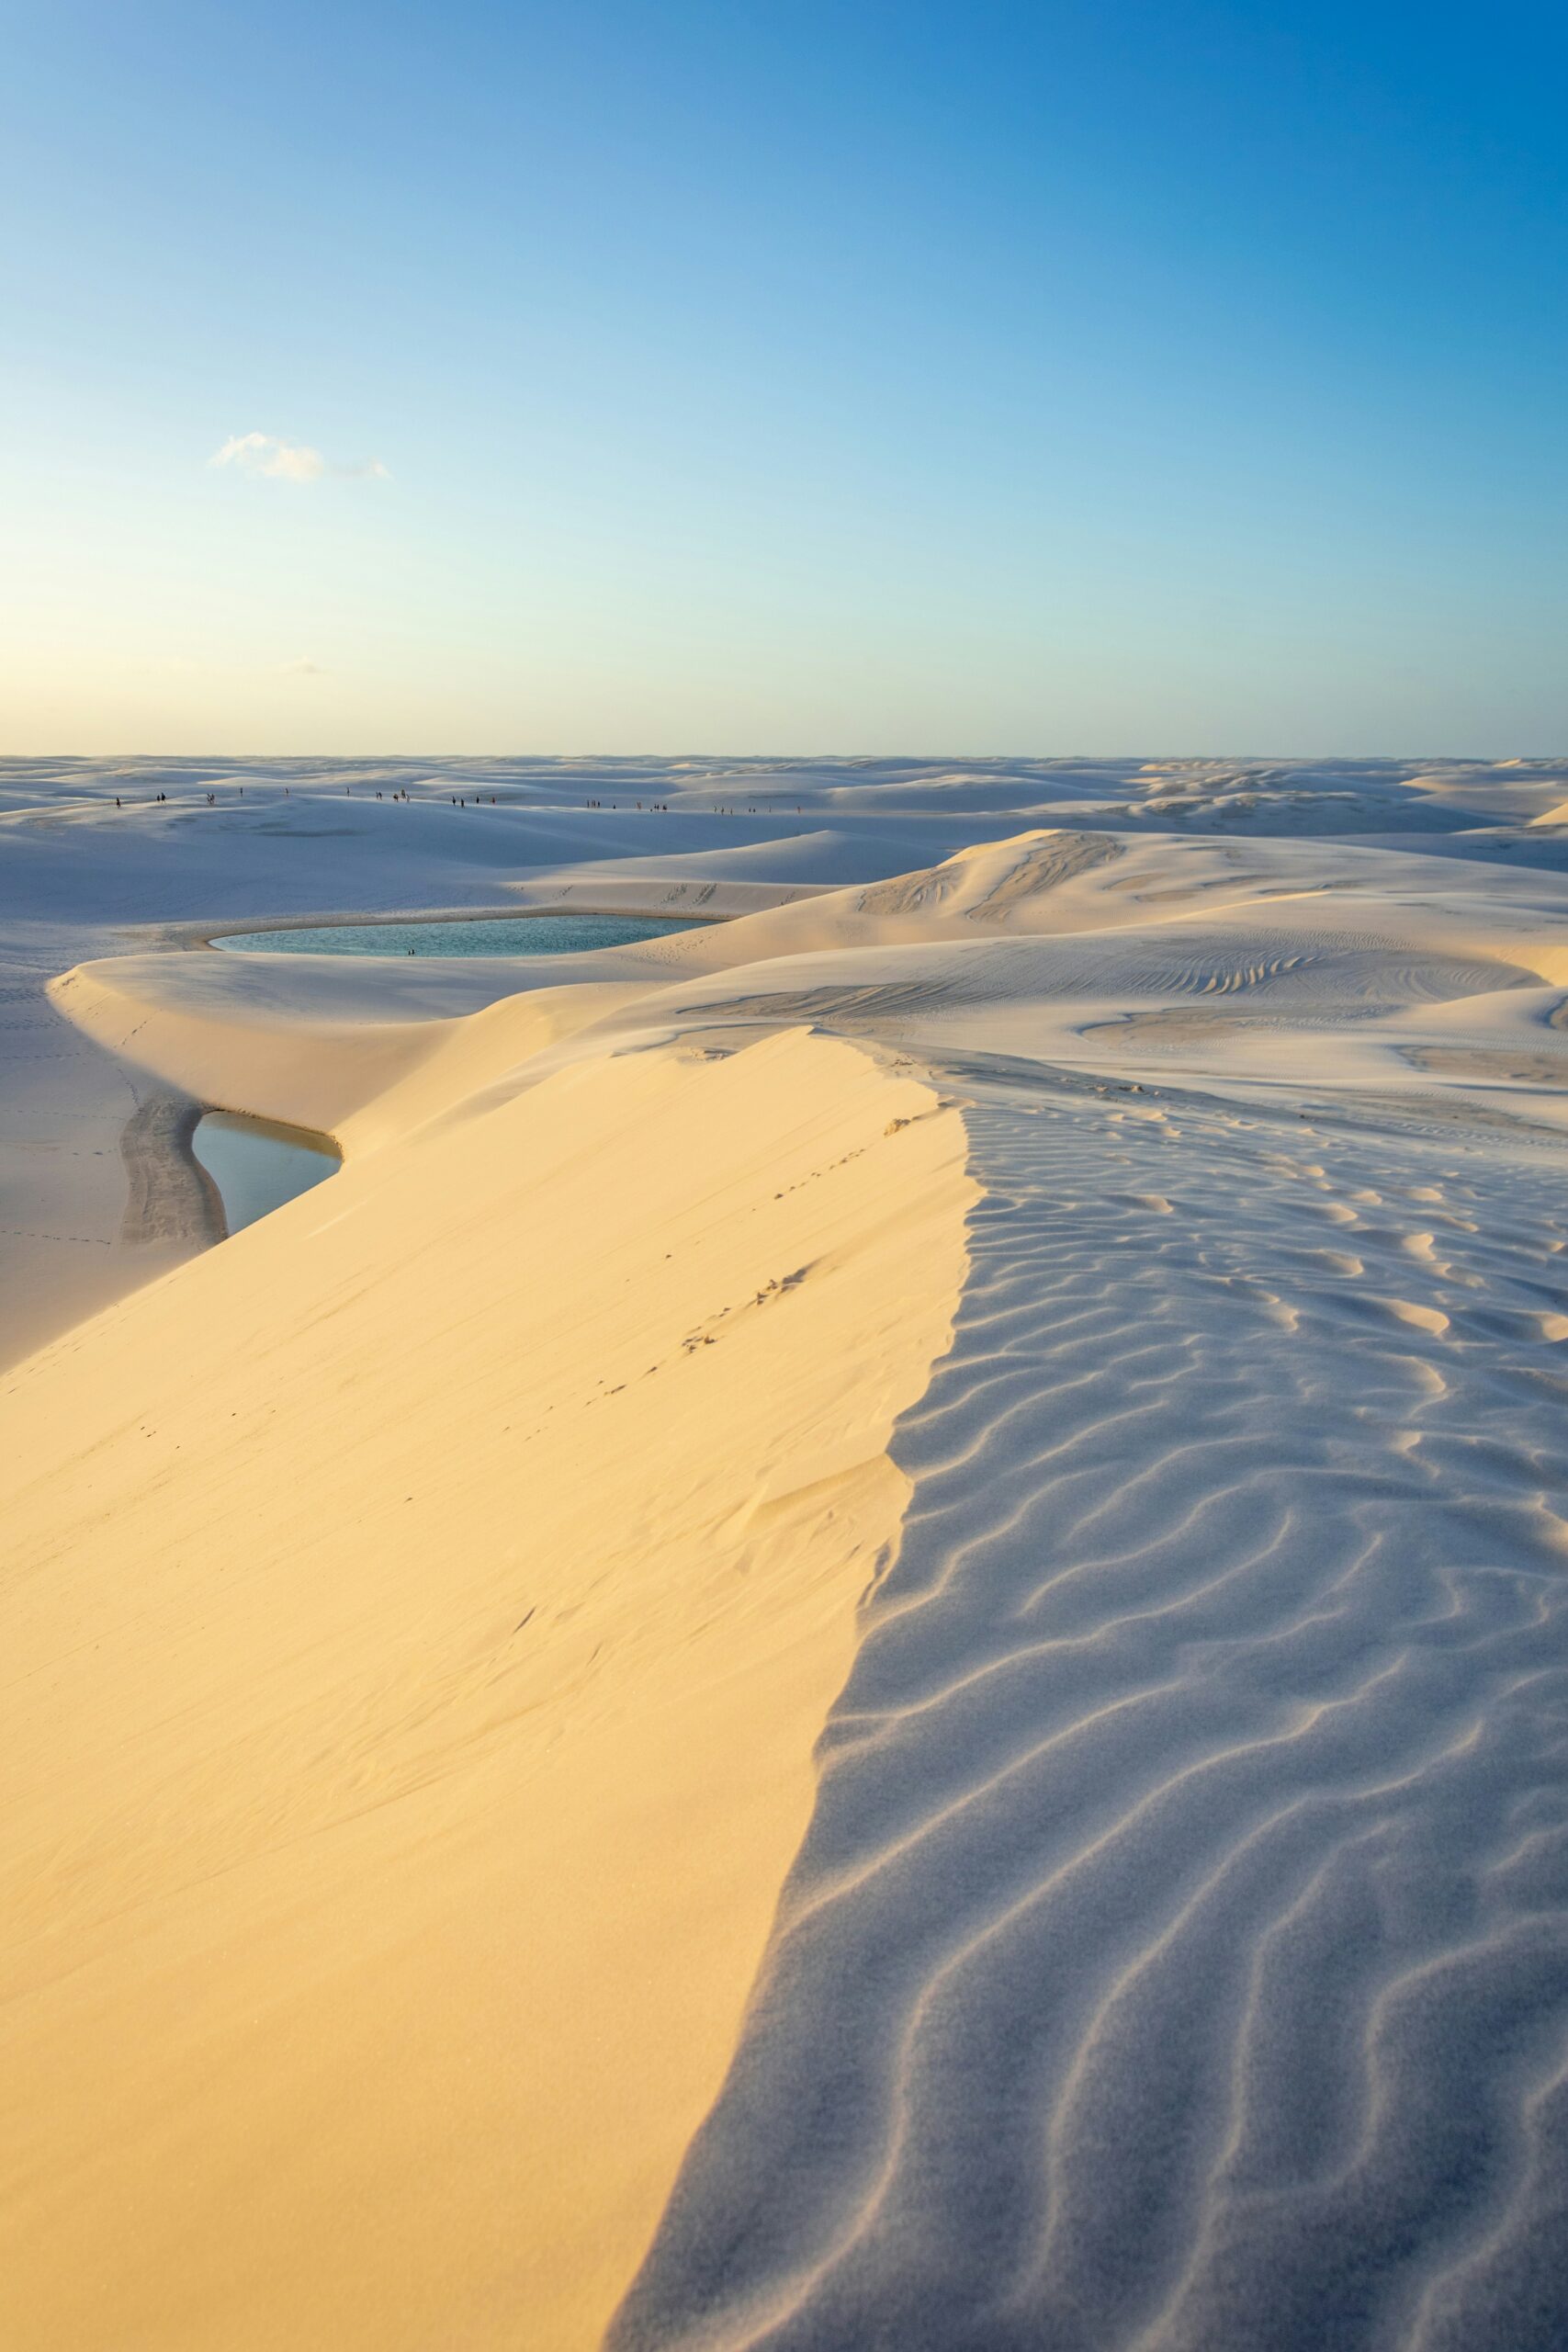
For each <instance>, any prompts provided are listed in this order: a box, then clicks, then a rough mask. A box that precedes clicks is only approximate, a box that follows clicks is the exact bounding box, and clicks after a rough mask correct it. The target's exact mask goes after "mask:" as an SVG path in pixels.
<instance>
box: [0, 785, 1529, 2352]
mask: <svg viewBox="0 0 1568 2352" xmlns="http://www.w3.org/2000/svg"><path fill="white" fill-rule="evenodd" d="M157 774H158V776H159V777H160V779H162V780H161V781H160V782H158V783H157V784H153V783H152V773H151V772H150V771H149V772H143V771H142V770H141V769H139V768H137V767H136V766H134V765H133V764H127V765H124V766H121V767H118V768H115V769H110V768H107V767H105V766H102V765H100V766H98V767H94V768H87V767H76V766H73V765H71V764H70V763H56V764H55V765H54V766H53V767H52V768H48V769H45V768H42V767H39V765H38V764H37V763H33V764H32V765H31V766H29V767H28V769H26V770H23V769H21V768H19V767H17V766H13V768H12V769H11V770H10V772H9V775H8V778H6V777H4V776H0V783H4V784H5V786H6V788H5V790H4V791H0V803H3V802H6V800H8V801H9V802H10V804H12V806H13V809H14V813H13V814H12V815H10V816H9V817H6V818H0V858H4V859H5V860H6V861H7V864H8V866H9V869H10V871H11V873H12V876H13V882H14V888H13V890H12V894H11V899H10V903H12V904H13V905H14V907H15V908H16V909H17V911H16V912H15V913H14V914H13V915H12V916H11V917H10V918H9V919H8V922H7V926H6V928H5V930H4V932H3V933H0V946H3V947H4V948H5V949H6V953H7V954H9V955H10V956H12V958H13V965H12V968H13V972H14V973H15V974H16V975H17V977H16V978H14V980H13V982H12V986H13V987H14V988H15V989H16V990H17V994H16V996H15V998H14V999H13V1001H14V1003H15V1004H16V1006H17V1008H18V1010H17V1024H18V1025H17V1026H16V1027H15V1028H13V1029H11V1030H9V1031H7V1033H6V1036H5V1038H4V1039H3V1040H0V1048H3V1053H0V1058H4V1054H8V1055H9V1056H10V1061H9V1065H8V1068H7V1070H6V1076H7V1080H8V1094H7V1100H8V1103H9V1105H10V1107H11V1110H12V1113H13V1116H14V1120H15V1125H14V1126H13V1128H12V1130H11V1139H10V1146H9V1150H10V1157H9V1158H8V1159H6V1161H5V1163H4V1167H5V1172H6V1200H7V1203H8V1204H9V1205H10V1208H11V1216H10V1217H8V1218H7V1221H6V1222H7V1227H8V1230H7V1231H6V1233H4V1234H0V1243H3V1244H4V1245H5V1249H6V1251H7V1252H8V1257H7V1259H6V1264H7V1265H14V1266H15V1267H16V1269H17V1272H18V1276H19V1280H18V1282H17V1283H16V1284H15V1285H13V1286H11V1287H10V1288H9V1289H8V1291H7V1293H6V1323H5V1325H4V1333H3V1336H4V1339H5V1342H6V1353H7V1355H8V1356H9V1358H10V1360H11V1363H12V1368H11V1370H10V1371H9V1372H8V1373H6V1374H4V1375H3V1376H0V1387H3V1390H4V1393H3V1394H0V1464H4V1469H3V1470H0V1476H3V1478H4V1481H5V1498H4V1509H5V1524H6V1531H7V1567H6V1578H5V1582H4V1586H3V1588H0V1613H3V1615H4V1642H5V1655H6V1659H7V1679H8V1681H9V1682H10V1685H11V1688H10V1691H8V1694H7V1710H6V1730H5V1732H4V1735H3V1740H4V1755H5V1766H6V1770H5V1785H6V1791H7V1795H6V1803H5V1805H4V1807H3V1808H0V1874H3V1880H4V1884H5V1888H6V1900H5V1903H4V1905H0V1920H3V1922H4V1928H3V1941H0V1968H3V1971H4V1984H5V1989H6V2006H5V2008H4V2011H3V2012H0V2014H3V2016H4V2018H5V2020H6V2022H5V2024H4V2026H3V2027H0V2033H3V2035H4V2038H5V2041H6V2058H5V2064H4V2068H3V2070H0V2079H3V2081H4V2085H5V2089H4V2092H3V2094H0V2098H3V2104H0V2181H3V2182H4V2188H3V2189H0V2237H3V2239H4V2255H3V2258H0V2278H4V2281H5V2284H4V2286H3V2287H0V2314H3V2318H0V2334H3V2335H4V2338H5V2341H6V2344H7V2346H10V2345H12V2344H15V2345H16V2346H18V2347H25V2352H34V2347H38V2352H42V2347H44V2346H49V2347H51V2352H52V2347H55V2346H62V2347H67V2348H68V2352H75V2347H81V2348H82V2352H87V2347H95V2352H96V2347H102V2346H110V2345H112V2346H117V2347H118V2346H146V2347H149V2352H151V2348H152V2347H157V2348H158V2352H163V2348H164V2347H166V2346H167V2347H177V2348H180V2352H183V2347H190V2352H197V2347H201V2348H202V2352H206V2347H210V2346H213V2345H215V2344H221V2345H223V2346H225V2347H227V2346H237V2347H245V2352H249V2347H251V2346H257V2347H259V2346H273V2345H276V2344H280V2343H287V2344H289V2345H290V2346H304V2347H310V2352H314V2347H318V2346H319V2347H321V2352H331V2347H335V2346H367V2347H368V2346H378V2347H380V2346H390V2347H397V2346H409V2347H411V2348H412V2347H413V2346H429V2345H431V2344H434V2343H452V2344H461V2345H463V2346H489V2345H495V2346H502V2345H513V2344H517V2343H520V2342H521V2343H526V2344H529V2345H530V2346H533V2345H538V2346H592V2345H595V2344H598V2343H601V2342H604V2343H607V2344H608V2345H609V2346H613V2347H615V2352H631V2347H636V2348H637V2352H642V2348H643V2347H654V2346H659V2347H665V2346H682V2347H691V2352H697V2347H699V2346H701V2347H705V2352H706V2347H725V2348H726V2352H728V2347H740V2346H763V2345H766V2346H770V2347H783V2346H789V2347H792V2352H793V2347H807V2346H809V2347H814V2352H816V2348H818V2347H819V2348H820V2352H828V2348H829V2347H834V2348H835V2352H837V2348H838V2347H849V2346H863V2345H868V2344H874V2343H888V2344H895V2343H896V2344H897V2345H898V2346H901V2347H903V2346H918V2347H919V2346H929V2347H931V2352H946V2347H951V2346H976V2347H978V2346H985V2347H987V2352H988V2347H991V2346H1033V2345H1039V2344H1053V2345H1064V2346H1083V2347H1094V2352H1099V2347H1100V2346H1156V2345H1157V2346H1160V2347H1161V2352H1165V2347H1172V2352H1178V2348H1181V2352H1184V2348H1185V2347H1192V2352H1199V2347H1202V2352H1212V2348H1213V2347H1221V2348H1222V2352H1230V2348H1231V2347H1235V2352H1242V2347H1247V2352H1251V2347H1255V2346H1269V2347H1274V2346H1290V2347H1296V2346H1300V2347H1302V2352H1308V2347H1314V2352H1315V2347H1317V2346H1321V2345H1323V2344H1325V2343H1327V2342H1334V2343H1336V2344H1340V2345H1346V2346H1368V2347H1369V2352H1370V2347H1372V2346H1378V2347H1384V2346H1411V2347H1422V2348H1423V2352H1438V2347H1449V2346H1453V2347H1459V2346H1465V2347H1472V2346H1509V2347H1516V2346H1517V2347H1531V2346H1541V2347H1546V2346H1557V2345H1559V2344H1560V2343H1561V2342H1562V2340H1563V2336H1564V2333H1565V2332H1568V2274H1565V2272H1564V2268H1563V2266H1562V2261H1561V2253H1560V2249H1561V2243H1562V2226H1563V2222H1564V2220H1565V2219H1568V2072H1565V2071H1564V2069H1565V2064H1568V1868H1565V1858H1568V1768H1565V1765H1564V1759H1563V1751H1562V1702H1563V1695H1564V1692H1565V1691H1568V1606H1565V1595H1568V1581H1565V1577H1568V1557H1565V1555H1568V1514H1565V1512H1564V1506H1563V1501H1562V1472H1561V1453H1562V1447H1561V1419H1562V1401H1563V1397H1564V1396H1565V1395H1568V1368H1565V1366H1564V1363H1563V1349H1564V1343H1565V1342H1568V1282H1565V1280H1564V1274H1563V1265H1564V1259H1565V1257H1568V1187H1565V1185H1564V1182H1563V1161H1562V1152H1563V1134H1562V1130H1563V1125H1564V1123H1565V1119H1568V1085H1565V1083H1564V1079H1565V1076H1568V877H1564V876H1563V874H1562V863H1563V857H1564V854H1568V843H1565V842H1563V840H1562V821H1561V815H1560V811H1561V809H1562V807H1563V806H1564V805H1568V804H1565V802H1564V793H1565V789H1568V767H1565V766H1564V765H1563V764H1562V763H1557V764H1556V765H1555V766H1553V765H1552V764H1551V763H1545V762H1542V763H1506V764H1504V765H1503V766H1500V767H1496V768H1486V767H1481V766H1475V765H1468V766H1467V765H1463V764H1461V763H1448V764H1444V765H1438V766H1434V765H1432V764H1431V763H1426V764H1419V763H1409V764H1407V765H1404V766H1401V765H1399V764H1398V763H1386V762H1374V763H1333V764H1327V763H1323V764H1319V765H1316V766H1314V767H1300V766H1294V765H1292V764H1290V763H1219V762H1212V763H1155V762H1131V761H1130V762H1125V763H1104V762H1101V763H1082V762H1078V763H1075V762H1038V763H975V764H968V765H964V764H960V763H923V764H921V763H882V764H880V765H879V764H877V763H839V764H835V763H808V764H803V765H799V766H786V765H784V763H751V764H750V765H741V766H732V767H730V768H728V769H723V770H719V769H716V768H714V767H712V766H704V765H703V764H702V763H688V764H682V763H662V764H660V763H640V764H637V763H625V764H624V765H623V766H622V767H620V768H619V769H615V768H614V767H611V766H602V767H601V768H600V769H598V770H597V771H592V770H586V771H585V769H584V767H583V766H582V764H581V763H491V764H490V765H488V766H486V765H484V764H482V763H480V764H479V765H478V766H476V765H475V763H468V764H467V765H466V766H465V767H464V768H463V769H461V770H446V771H444V770H441V769H434V770H432V769H430V768H428V767H423V768H420V767H416V766H414V765H413V764H412V763H410V764H408V765H407V766H404V767H396V766H393V765H392V764H391V763H379V764H378V765H377V766H375V767H372V766H370V765H368V764H367V765H364V766H358V767H355V768H352V769H345V768H344V767H342V766H341V765H340V766H339V767H337V768H335V769H333V770H332V771H327V770H325V769H321V768H310V766H309V765H308V763H293V764H292V765H291V766H290V767H289V768H288V771H287V773H285V772H284V771H283V770H281V769H278V770H268V769H267V768H266V767H265V765H264V764H262V763H255V764H253V765H249V766H247V767H245V768H244V769H243V771H242V770H239V769H235V770H233V771H232V772H227V773H226V775H225V776H224V778H223V779H221V780H220V781H214V780H213V778H212V776H211V775H210V773H203V774H202V775H197V774H196V773H195V772H194V770H193V771H192V772H190V773H186V771H185V770H184V769H182V768H181V766H180V765H179V764H178V763H175V764H174V765H171V766H169V767H167V768H164V769H160V770H158V771H157ZM585 775H587V778H588V780H587V781H585V780H584V778H585ZM458 779H460V781H459V780H458ZM242 781H243V783H244V785H245V786H246V791H245V797H244V801H243V805H242V804H241V802H240V799H239V784H240V782H242ZM345 783H346V784H347V785H348V786H350V787H351V789H350V790H348V791H347V792H345V791H344V785H345ZM286 785H287V786H288V797H287V799H285V798H284V797H282V796H283V794H284V790H285V786H286ZM404 786H406V788H407V789H408V790H409V791H410V792H411V794H412V795H413V796H414V797H413V798H412V800H411V801H410V802H409V803H407V804H404V803H402V802H400V801H398V802H394V801H392V800H391V799H390V798H389V797H384V798H383V799H382V800H380V801H377V800H376V799H375V797H374V794H375V792H376V791H377V790H381V791H382V792H383V793H384V794H388V795H389V794H390V792H391V791H392V790H393V789H400V788H402V787H404ZM464 786H466V787H467V789H468V791H470V792H473V793H475V794H478V793H479V792H481V791H482V792H489V791H491V790H494V791H496V792H497V794H498V796H502V795H503V796H506V797H505V799H504V802H503V801H502V799H501V798H499V797H498V802H497V806H496V807H495V808H494V809H491V808H489V807H488V806H485V807H474V808H469V809H466V810H462V811H459V810H456V809H452V807H451V804H450V794H451V792H452V791H454V790H458V789H462V788H464ZM209 788H210V789H216V790H218V791H219V792H220V806H219V807H217V808H216V809H211V810H209V809H207V808H206V803H205V794H206V791H207V790H208V789H209ZM149 789H166V790H168V791H170V792H171V794H172V795H173V796H175V797H173V798H172V799H171V800H170V801H169V802H166V803H152V804H151V806H149V805H148V801H147V792H148V790H149ZM116 792H118V793H120V795H121V797H122V798H124V799H126V800H127V801H128V802H130V800H132V799H136V800H137V803H138V805H136V806H135V807H130V806H128V807H127V808H125V809H122V810H121V811H118V812H117V811H116V810H115V809H114V808H113V796H114V794H115V793H116ZM591 795H592V797H600V798H604V799H605V800H612V799H613V800H615V801H616V802H617V803H618V804H619V805H618V806H617V807H615V808H614V809H604V810H602V811H592V812H591V811H586V810H583V809H581V807H576V806H573V805H572V804H573V802H574V801H576V800H579V799H581V798H582V797H589V796H591ZM639 796H640V797H643V798H645V799H652V798H658V799H660V800H661V801H667V802H669V803H670V813H668V814H666V813H664V812H663V810H662V809H661V810H660V811H659V812H658V813H655V812H653V811H651V810H642V811H638V810H637V809H632V808H628V807H627V806H626V802H627V800H628V799H631V800H635V798H636V797H639ZM106 797H107V808H106ZM731 808H733V809H737V811H738V813H737V814H735V815H734V816H730V815H727V814H720V813H716V812H717V811H718V810H719V809H731ZM797 810H798V812H799V813H798V814H797V813H796V812H797ZM508 899H511V900H513V902H515V903H520V904H538V905H547V904H560V905H577V906H582V905H590V904H597V905H604V906H606V907H611V908H630V907H636V908H637V909H639V910H646V911H649V912H660V911H664V910H671V911H679V910H680V909H681V908H682V907H684V908H685V909H686V910H689V911H702V912H704V913H707V914H714V913H717V914H724V915H727V916H728V918H729V920H727V921H725V922H720V923H716V924H713V925H711V926H707V927H704V928H701V929H696V930H692V931H689V932H684V933H681V934H679V935H671V936H667V937H664V938H661V939H658V940H654V941H649V942H644V943H638V944H636V945H634V946H630V947H626V948H622V949H615V950H612V951H608V952H606V953H600V954H594V955H591V956H571V957H541V958H537V959H526V960H518V961H513V960H511V959H508V958H504V957H487V958H484V959H474V960H472V961H471V962H468V963H460V962H455V963H453V964H452V965H451V966H449V967H446V968H444V969H438V968H436V967H434V966H432V965H430V964H427V963H425V962H423V960H421V961H419V962H415V961H410V962H408V963H403V962H401V961H400V960H397V959H388V960H381V961H378V962H377V963H375V964H373V965H366V966H364V967H361V966H358V965H355V964H354V963H353V962H350V961H345V959H342V958H333V957H328V956H286V955H266V956H233V955H225V954H221V953H219V952H217V951H214V950H211V949H209V948H207V947H205V946H203V945H201V944H199V943H200V941H201V939H202V938H203V936H204V935H206V933H209V932H210V931H211V930H212V929H214V928H217V927H220V926H221V925H224V924H228V923H233V922H243V921H244V922H254V923H255V924H256V926H257V927H261V926H262V925H263V924H265V922H268V921H269V920H279V919H288V917H290V916H304V915H306V914H312V913H313V914H317V915H325V914H327V913H329V912H338V913H344V914H349V913H353V912H355V911H356V910H357V911H364V912H385V911H391V910H406V911H410V912H413V911H420V910H429V909H444V910H459V909H461V908H463V907H465V906H469V907H475V908H478V907H481V906H483V907H490V908H493V907H496V906H498V905H502V904H504V903H506V902H507V901H508ZM203 1103H219V1104H221V1105H223V1106H225V1107H229V1108H233V1109H237V1110H245V1111H251V1112H254V1113H258V1114H264V1115H265V1116H268V1117H272V1118H276V1119H280V1120H285V1121H288V1122H291V1123H293V1124H297V1125H307V1126H315V1127H320V1128H322V1129H325V1130H326V1131H328V1132H330V1133H331V1134H333V1136H335V1137H336V1138H337V1139H338V1141H339V1142H340V1144H341V1145H342V1148H343V1150H344V1169H343V1171H342V1172H341V1173H340V1174H337V1175H334V1176H333V1177H332V1178H331V1179H330V1180H329V1181H328V1182H326V1183H325V1184H324V1185H322V1186H321V1187H320V1188H319V1189H318V1190H316V1191H315V1192H313V1193H309V1194H307V1195H305V1196H304V1197H302V1198H300V1199H299V1200H297V1201H294V1202H292V1203H290V1204H288V1206H286V1207H285V1208H283V1209H281V1210H279V1211H277V1212H276V1214H275V1215H273V1216H270V1217H267V1218H265V1219H264V1220H262V1221H261V1223H259V1224H257V1225H255V1226H254V1227H250V1228H249V1229H247V1230H246V1231H245V1232H243V1233H242V1234H240V1235H239V1236H237V1237H236V1238H233V1239H231V1240H227V1241H223V1242H221V1243H220V1244H218V1246H216V1247H214V1246H211V1236H210V1232H209V1231H203V1230H202V1229H200V1219H199V1216H197V1212H196V1210H195V1209H194V1208H192V1207H190V1205H189V1203H188V1200H187V1197H186V1193H185V1192H183V1191H182V1171H184V1170H185V1162H184V1160H183V1159H182V1157H181V1139H182V1136H183V1134H184V1132H185V1131H186V1128H187V1127H188V1122H189V1115H190V1109H191V1106H198V1105H200V1104H203ZM127 1128H130V1130H131V1131H132V1135H133V1143H132V1145H131V1146H130V1147H127V1146H125V1144H124V1134H125V1131H126V1130H127ZM122 1151H124V1152H125V1153H126V1154H127V1155H128V1156H126V1157H122ZM128 1169H129V1170H130V1183H129V1185H128V1178H127V1170H128ZM182 1204H185V1205H182ZM67 1206H69V1211H70V1213H69V1215H65V1214H62V1211H63V1210H64V1209H65V1208H66V1207H67ZM51 1218H52V1225H51V1222H50V1220H51ZM13 1219H14V1220H15V1222H14V1223H13V1221H12V1220H13ZM46 1232H53V1233H54V1234H55V1237H56V1238H54V1239H52V1240H51V1241H48V1242H47V1243H46V1242H42V1241H39V1240H37V1239H36V1238H29V1237H33V1236H36V1235H38V1234H40V1233H46ZM5 1270H6V1269H5V1267H0V1272H4V1271H5Z"/></svg>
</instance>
